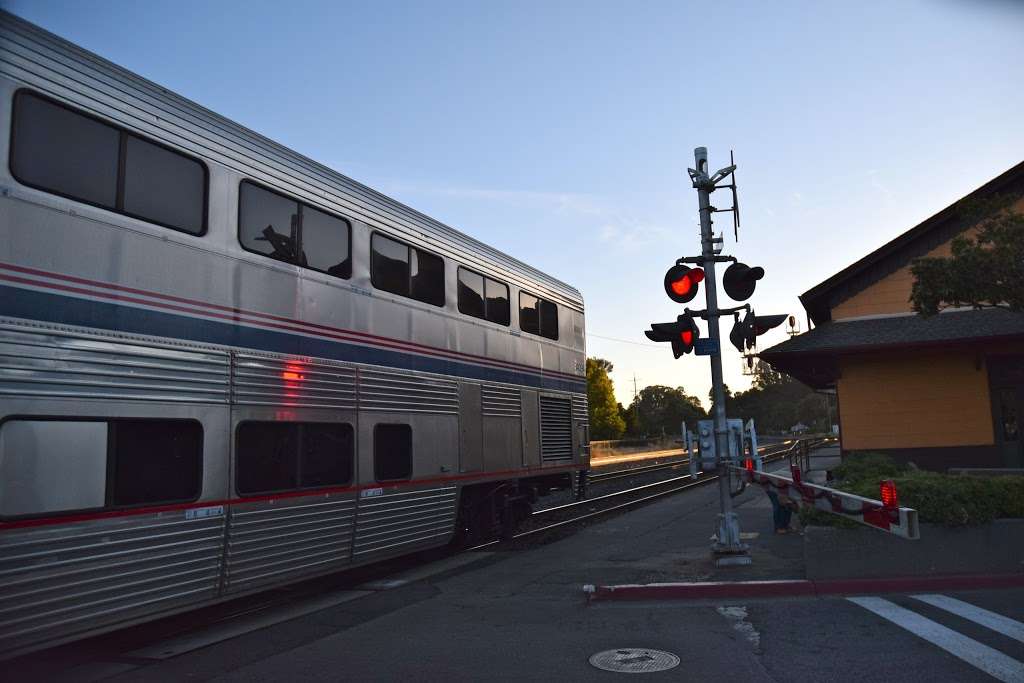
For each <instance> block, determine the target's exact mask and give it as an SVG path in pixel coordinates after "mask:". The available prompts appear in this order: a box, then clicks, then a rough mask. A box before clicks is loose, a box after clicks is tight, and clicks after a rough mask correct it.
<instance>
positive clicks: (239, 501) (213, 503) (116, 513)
mask: <svg viewBox="0 0 1024 683" xmlns="http://www.w3.org/2000/svg"><path fill="white" fill-rule="evenodd" d="M581 467H582V465H561V466H558V467H543V468H527V469H525V470H503V471H501V472H473V473H469V474H453V475H449V476H447V477H429V478H426V479H416V480H414V481H405V482H400V483H395V482H391V483H388V482H375V483H373V484H364V485H361V486H335V487H328V488H322V489H309V490H302V491H286V492H282V493H269V494H266V495H260V496H242V497H239V498H228V499H224V500H204V501H196V502H192V503H171V504H169V505H154V506H148V507H137V508H125V509H122V510H102V511H98V512H83V513H74V514H69V515H57V516H53V517H33V518H32V519H18V520H13V521H7V522H5V521H0V531H5V530H8V529H25V528H31V527H40V526H55V525H59V524H73V523H75V522H86V521H92V520H97V519H114V518H118V517H134V516H138V515H151V514H157V513H159V512H177V511H181V510H192V509H196V508H207V507H217V506H218V505H245V504H246V503H261V502H266V501H269V500H282V499H288V498H308V497H311V496H326V495H332V494H339V493H354V492H356V491H365V490H367V489H384V490H385V491H397V490H399V489H407V488H412V487H414V486H424V485H428V484H443V483H453V482H459V481H466V480H470V479H484V478H488V477H505V476H516V475H518V476H519V477H529V476H537V475H543V474H554V473H559V472H568V471H571V470H574V469H578V468H581Z"/></svg>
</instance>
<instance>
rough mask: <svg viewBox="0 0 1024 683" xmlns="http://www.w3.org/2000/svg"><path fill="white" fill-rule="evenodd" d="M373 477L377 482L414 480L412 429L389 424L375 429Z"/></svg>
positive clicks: (407, 426)
mask: <svg viewBox="0 0 1024 683" xmlns="http://www.w3.org/2000/svg"><path fill="white" fill-rule="evenodd" d="M373 476H374V479H376V480H377V481H395V480H402V479H412V427H410V426H409V425H389V424H380V425H377V426H376V427H374V429H373Z"/></svg>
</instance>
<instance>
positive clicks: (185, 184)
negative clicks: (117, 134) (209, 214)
mask: <svg viewBox="0 0 1024 683" xmlns="http://www.w3.org/2000/svg"><path fill="white" fill-rule="evenodd" d="M124 164H125V166H124V211H125V213H127V214H130V215H132V216H136V217H138V218H142V219H143V220H148V221H152V222H154V223H160V224H161V225H166V226H167V227H170V228H175V229H177V230H182V231H184V232H188V233H192V234H193V235H199V234H201V233H202V232H203V217H204V215H205V213H206V212H205V205H206V198H205V193H206V169H205V168H204V167H203V165H202V164H200V163H199V162H198V161H196V160H194V159H190V158H188V157H186V156H183V155H181V154H178V153H176V152H172V151H171V150H169V149H166V148H164V147H160V146H159V145H154V144H153V143H151V142H146V141H145V140H142V139H140V138H137V137H135V136H134V135H128V136H127V141H126V142H125V160H124Z"/></svg>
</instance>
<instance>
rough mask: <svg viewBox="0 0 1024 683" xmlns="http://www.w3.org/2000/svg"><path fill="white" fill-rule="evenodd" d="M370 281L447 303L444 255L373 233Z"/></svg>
mask: <svg viewBox="0 0 1024 683" xmlns="http://www.w3.org/2000/svg"><path fill="white" fill-rule="evenodd" d="M370 251H371V252H372V253H371V258H370V281H371V282H373V286H374V287H376V288H377V289H382V290H384V291H385V292H391V293H393V294H399V295H401V296H408V297H411V298H413V299H417V300H419V301H422V302H424V303H428V304H433V305H434V306H444V259H442V258H441V257H440V256H437V255H435V254H431V253H430V252H426V251H423V250H421V249H417V248H416V247H410V246H409V245H408V244H405V243H404V242H399V241H397V240H393V239H391V238H389V237H385V236H384V235H381V234H380V233H376V232H375V233H373V237H372V238H371V240H370Z"/></svg>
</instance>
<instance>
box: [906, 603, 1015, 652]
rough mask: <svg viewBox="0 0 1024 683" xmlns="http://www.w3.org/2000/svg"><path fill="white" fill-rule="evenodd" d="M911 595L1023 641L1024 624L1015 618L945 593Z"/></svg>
mask: <svg viewBox="0 0 1024 683" xmlns="http://www.w3.org/2000/svg"><path fill="white" fill-rule="evenodd" d="M913 597H914V599H915V600H920V601H921V602H926V603H928V604H929V605H931V606H933V607H938V608H939V609H944V610H946V611H947V612H950V613H952V614H955V615H957V616H958V617H963V618H964V619H967V620H969V621H973V622H974V623H975V624H981V625H982V626H984V627H985V628H990V629H992V630H993V631H996V632H998V633H1002V634H1003V635H1004V636H1007V637H1008V638H1013V639H1014V640H1016V641H1019V642H1021V643H1024V624H1022V623H1020V622H1019V621H1016V620H1015V619H1010V618H1009V617H1004V616H1003V615H1002V614H996V613H995V612H990V611H988V610H987V609H982V608H980V607H976V606H975V605H972V604H971V603H969V602H964V601H963V600H957V599H956V598H951V597H948V596H946V595H915V596H913Z"/></svg>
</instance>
